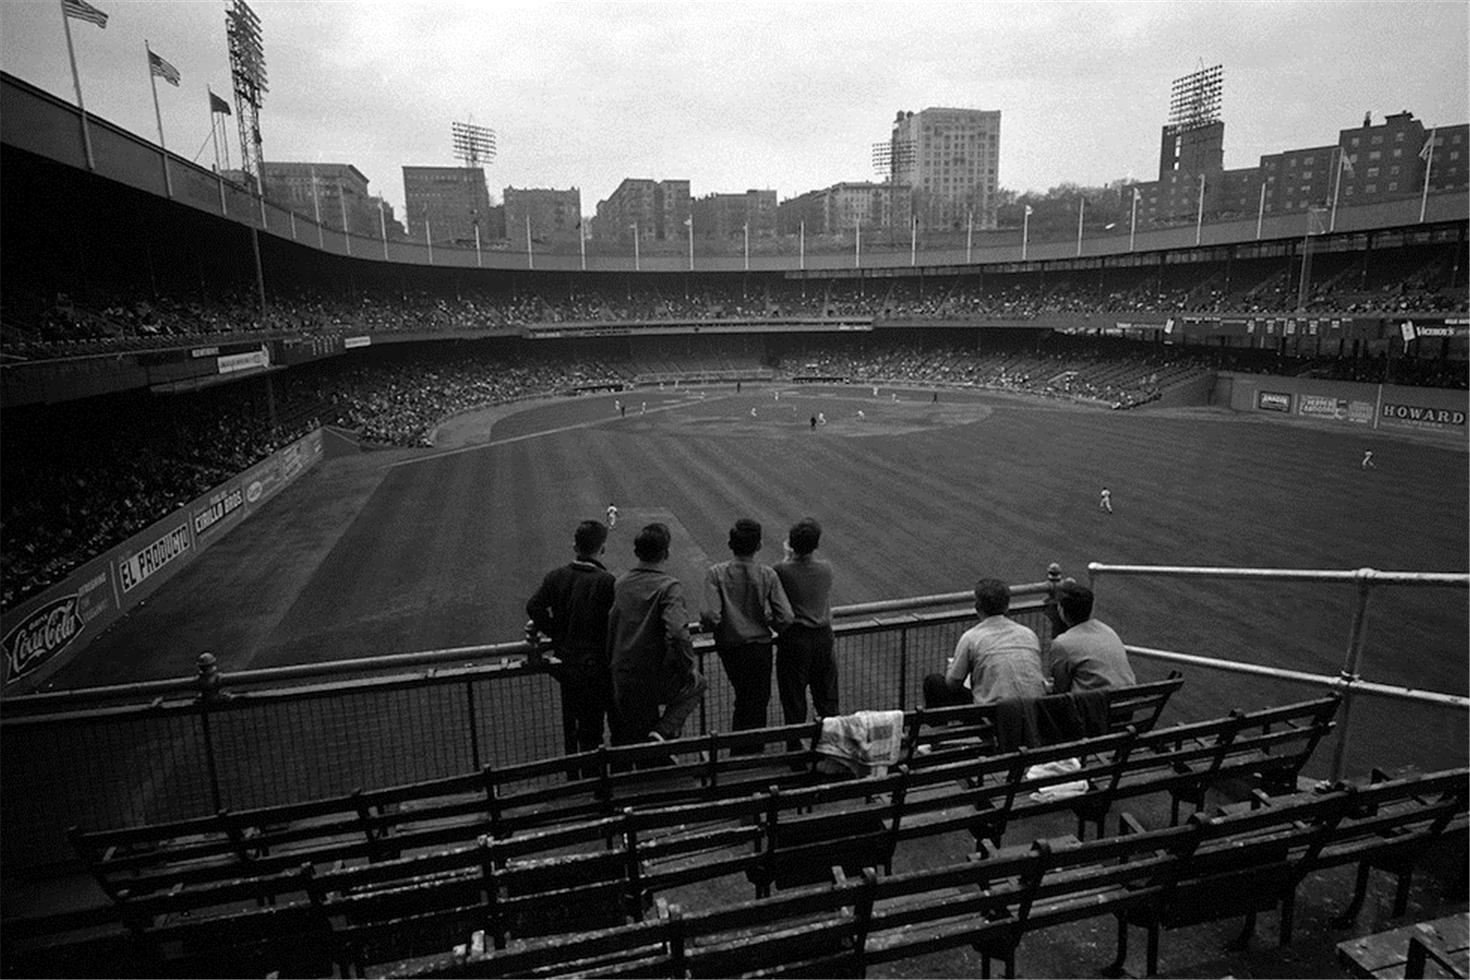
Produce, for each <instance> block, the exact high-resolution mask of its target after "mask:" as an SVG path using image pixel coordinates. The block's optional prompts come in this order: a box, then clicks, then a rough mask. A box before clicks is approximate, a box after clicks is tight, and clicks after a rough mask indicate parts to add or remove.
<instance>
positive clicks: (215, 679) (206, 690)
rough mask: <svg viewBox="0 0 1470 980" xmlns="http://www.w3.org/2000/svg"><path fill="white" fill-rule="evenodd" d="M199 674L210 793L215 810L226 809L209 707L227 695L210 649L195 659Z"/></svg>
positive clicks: (200, 702) (200, 711) (197, 679)
mask: <svg viewBox="0 0 1470 980" xmlns="http://www.w3.org/2000/svg"><path fill="white" fill-rule="evenodd" d="M195 664H196V666H197V667H198V670H199V674H198V676H197V678H196V679H195V683H196V684H198V686H199V697H198V699H197V700H196V702H195V706H196V707H197V708H198V709H199V731H200V735H201V736H202V737H203V739H204V766H205V768H206V769H207V770H208V772H209V794H210V798H211V799H213V800H214V812H216V813H218V812H219V811H220V810H223V809H224V801H223V799H222V798H221V795H220V790H219V763H218V762H217V761H216V760H215V758H214V736H213V733H212V732H211V731H210V728H209V707H210V705H211V704H213V703H214V702H216V701H219V700H221V699H222V698H223V697H224V696H225V695H224V692H223V691H222V690H221V688H220V672H219V662H218V661H217V660H216V659H215V656H214V654H212V653H210V652H209V651H208V650H206V651H204V652H203V653H201V654H200V655H199V656H198V658H197V659H196V660H195Z"/></svg>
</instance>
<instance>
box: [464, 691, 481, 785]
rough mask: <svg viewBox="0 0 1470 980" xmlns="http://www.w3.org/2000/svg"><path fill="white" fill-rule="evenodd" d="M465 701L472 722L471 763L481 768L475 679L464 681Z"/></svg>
mask: <svg viewBox="0 0 1470 980" xmlns="http://www.w3.org/2000/svg"><path fill="white" fill-rule="evenodd" d="M464 703H465V711H466V712H468V720H469V723H470V764H471V765H472V766H473V767H474V768H475V769H476V770H478V769H479V768H480V726H479V723H478V722H477V721H476V718H475V682H474V681H473V680H467V681H465V682H464Z"/></svg>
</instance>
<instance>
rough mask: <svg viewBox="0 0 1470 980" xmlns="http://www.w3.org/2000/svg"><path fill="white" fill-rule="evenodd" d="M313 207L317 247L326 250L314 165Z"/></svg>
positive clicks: (312, 180) (320, 202) (312, 175)
mask: <svg viewBox="0 0 1470 980" xmlns="http://www.w3.org/2000/svg"><path fill="white" fill-rule="evenodd" d="M311 207H312V211H313V212H314V213H315V214H316V247H317V248H320V249H325V248H326V247H327V246H326V243H325V242H323V241H322V198H321V194H319V193H318V192H317V182H316V164H314V163H313V164H312V165H311ZM431 261H432V260H431Z"/></svg>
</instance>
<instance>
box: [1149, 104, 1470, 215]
mask: <svg viewBox="0 0 1470 980" xmlns="http://www.w3.org/2000/svg"><path fill="white" fill-rule="evenodd" d="M1431 133H1432V135H1431ZM1187 135H1188V137H1189V138H1185V134H1181V133H1177V132H1171V129H1170V127H1169V126H1165V127H1164V136H1163V144H1164V148H1163V151H1162V152H1161V153H1160V154H1159V177H1158V180H1153V181H1148V182H1146V183H1139V184H1134V185H1131V186H1130V187H1129V188H1125V190H1128V191H1136V192H1137V195H1138V222H1139V225H1140V226H1143V225H1146V224H1172V223H1176V222H1179V221H1181V220H1193V219H1196V218H1198V217H1199V216H1200V215H1201V213H1203V216H1204V217H1206V218H1213V219H1228V218H1240V217H1256V216H1258V215H1273V214H1281V213H1284V212H1293V211H1305V210H1307V209H1308V208H1327V209H1328V210H1329V211H1330V210H1331V209H1332V208H1333V206H1334V205H1335V206H1339V207H1347V206H1350V205H1357V204H1364V203H1371V202H1373V201H1382V200H1389V199H1392V198H1400V197H1406V196H1417V195H1419V194H1421V193H1423V191H1424V189H1425V187H1426V185H1427V187H1428V190H1429V191H1430V192H1431V193H1434V192H1438V191H1449V190H1459V189H1463V188H1465V187H1466V186H1467V170H1466V162H1467V152H1470V124H1466V123H1461V124H1459V125H1457V126H1441V127H1438V128H1436V129H1434V130H1432V131H1431V130H1429V129H1426V128H1425V126H1424V123H1423V122H1422V121H1420V120H1418V119H1415V118H1414V114H1413V113H1412V112H1408V111H1404V112H1398V113H1394V114H1393V115H1390V116H1386V117H1384V118H1383V119H1382V120H1381V121H1378V122H1375V121H1374V120H1373V118H1372V116H1371V115H1365V116H1364V117H1363V123H1362V125H1361V126H1358V127H1355V128H1352V129H1343V130H1339V132H1338V136H1337V141H1336V142H1335V143H1326V144H1322V145H1319V146H1308V147H1302V148H1300V149H1294V150H1285V151H1283V152H1281V153H1271V154H1267V155H1265V156H1262V157H1261V158H1260V163H1259V164H1258V165H1257V166H1254V167H1239V168H1235V169H1229V170H1227V169H1226V168H1225V166H1224V163H1223V159H1224V136H1225V124H1224V123H1223V122H1219V121H1216V122H1214V123H1212V124H1210V125H1209V126H1207V127H1201V128H1200V129H1199V130H1197V131H1193V132H1190V133H1189V134H1187ZM1426 178H1427V179H1426Z"/></svg>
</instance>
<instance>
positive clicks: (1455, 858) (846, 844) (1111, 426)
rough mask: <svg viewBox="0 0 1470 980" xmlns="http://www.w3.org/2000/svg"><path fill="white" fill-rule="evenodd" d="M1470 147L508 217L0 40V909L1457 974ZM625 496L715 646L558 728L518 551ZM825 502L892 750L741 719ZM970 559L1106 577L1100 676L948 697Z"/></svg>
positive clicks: (160, 919)
mask: <svg viewBox="0 0 1470 980" xmlns="http://www.w3.org/2000/svg"><path fill="white" fill-rule="evenodd" d="M67 16H78V15H71V14H68V15H67ZM1464 129H1465V127H1463V126H1461V127H1458V129H1456V130H1455V132H1456V133H1463V131H1464ZM1443 132H1445V133H1449V132H1450V130H1449V129H1446V130H1444V131H1443ZM1431 138H1432V137H1431ZM1454 138H1455V139H1459V138H1460V136H1459V135H1456V136H1454ZM1460 166H1461V169H1460V171H1459V173H1460V174H1461V175H1462V177H1461V178H1460V179H1461V180H1462V183H1461V184H1460V185H1459V186H1453V187H1449V188H1447V189H1433V190H1431V188H1430V184H1429V182H1428V178H1427V177H1426V181H1425V185H1424V193H1423V195H1422V199H1421V196H1420V195H1419V194H1414V195H1412V196H1406V197H1404V198H1401V199H1396V200H1387V201H1378V202H1375V203H1364V204H1344V205H1343V206H1341V207H1336V206H1334V210H1333V214H1332V228H1331V230H1328V229H1326V228H1317V229H1316V230H1313V228H1312V226H1311V221H1312V220H1313V212H1306V213H1303V212H1296V213H1283V214H1276V215H1273V216H1270V217H1264V218H1258V216H1257V215H1256V214H1255V213H1254V212H1252V213H1250V214H1248V215H1245V216H1239V215H1237V216H1234V217H1230V216H1221V217H1217V218H1215V219H1213V220H1205V219H1204V217H1203V205H1201V219H1200V221H1199V223H1198V224H1196V223H1195V222H1194V221H1193V220H1190V221H1187V222H1185V223H1183V224H1177V225H1160V226H1157V227H1150V228H1148V229H1146V230H1140V231H1136V232H1135V231H1129V230H1125V229H1122V228H1119V229H1115V230H1113V231H1111V232H1109V233H1106V234H1099V235H1098V236H1097V237H1095V238H1093V239H1090V240H1088V241H1086V242H1085V243H1084V242H1083V240H1082V237H1081V233H1080V231H1079V233H1078V236H1077V240H1076V242H1075V244H1074V242H1073V240H1072V238H1071V236H1070V235H1069V234H1064V235H1063V236H1061V237H1056V238H1045V237H1038V238H1034V239H1026V238H1023V237H1021V235H1020V233H1017V234H1014V235H1010V236H1009V237H1007V235H1006V234H1000V233H997V234H991V235H987V236H985V237H984V239H983V241H982V242H981V243H980V244H978V245H977V244H976V243H974V242H973V241H965V240H964V239H965V236H964V235H963V234H960V235H958V237H955V236H951V237H950V238H948V239H937V240H936V241H935V242H934V243H933V244H932V245H930V246H925V247H924V248H920V247H918V246H917V245H914V246H913V247H912V249H911V247H910V243H909V242H908V241H902V242H899V243H898V244H897V245H896V246H892V247H886V248H885V247H884V246H882V245H881V244H880V243H879V242H873V243H872V244H871V245H870V246H869V250H868V251H861V246H859V250H858V251H856V252H854V251H852V250H849V249H848V248H847V247H844V249H843V250H841V251H837V250H831V251H822V250H817V249H813V250H807V249H806V248H805V243H804V242H803V248H802V250H801V251H800V252H799V253H772V254H761V255H754V256H752V255H750V254H749V253H748V252H747V253H746V254H745V255H744V256H739V255H733V256H732V255H711V256H700V257H699V258H698V260H696V259H695V257H694V253H693V251H692V247H691V250H690V253H689V255H688V256H687V257H686V256H685V255H684V254H682V253H681V252H680V251H679V250H677V249H675V250H673V251H664V252H658V251H656V250H651V251H650V253H649V254H647V255H643V254H639V255H636V256H634V255H628V256H621V255H590V256H589V255H588V254H586V253H585V251H582V252H580V253H579V252H578V251H577V250H576V249H575V248H573V249H569V250H563V251H561V252H556V251H547V252H544V253H533V252H532V251H530V250H525V249H523V250H521V251H519V252H518V251H516V250H514V249H513V248H512V249H510V250H488V249H486V250H482V249H481V248H480V247H479V246H478V242H476V243H473V244H464V243H461V244H458V245H454V244H440V245H435V244H433V243H424V242H415V241H412V240H403V239H390V238H389V236H388V235H387V233H386V231H385V232H384V233H383V234H382V236H381V237H380V238H379V237H374V236H373V235H370V234H356V233H352V232H344V230H343V228H342V225H338V226H336V227H333V226H331V225H330V224H325V225H324V223H323V221H322V215H321V214H320V213H318V214H310V213H301V212H300V211H298V210H293V209H292V208H290V207H288V206H285V205H283V204H281V203H279V202H275V201H271V200H268V199H267V198H266V197H264V196H261V195H257V194H254V193H252V192H251V190H250V188H249V187H248V186H245V185H243V184H239V183H236V182H233V181H229V180H225V179H224V177H223V176H222V175H221V174H220V173H218V172H216V171H211V170H210V169H209V168H208V167H200V166H198V165H196V164H194V163H191V162H189V161H187V160H185V159H183V158H181V157H179V156H177V155H172V154H170V153H168V152H166V151H163V150H161V149H160V148H159V147H158V146H155V145H154V144H153V143H152V142H150V141H149V140H148V139H147V138H145V137H142V136H139V135H138V134H135V133H133V132H129V131H127V130H126V129H123V128H121V127H118V126H114V125H112V124H111V123H109V122H108V121H106V120H105V119H101V118H97V117H92V118H91V119H90V120H88V119H86V114H85V113H79V111H78V109H77V108H76V107H75V106H73V105H72V104H70V103H69V102H67V101H64V100H62V99H59V98H57V97H55V96H53V95H51V94H49V93H48V92H46V91H43V90H42V89H40V88H37V87H35V86H32V85H30V84H29V83H27V82H25V81H23V80H21V79H19V78H16V77H13V76H11V75H9V74H3V75H0V181H3V188H0V190H3V199H4V202H5V214H4V221H5V228H6V232H7V236H6V237H7V242H6V247H5V249H4V250H3V256H0V262H3V275H0V289H3V311H4V319H3V335H0V340H3V344H0V353H3V361H0V396H3V417H0V438H3V446H4V448H3V459H4V466H3V473H0V475H3V508H4V516H3V540H0V554H3V560H4V581H3V592H4V601H3V607H0V617H3V624H0V633H3V643H4V662H5V667H4V681H3V701H0V814H3V821H4V825H3V829H4V832H3V834H0V849H3V857H0V862H3V875H4V885H3V916H4V918H3V923H0V944H3V948H0V970H3V972H4V973H5V975H7V976H200V975H204V976H348V975H354V976H364V975H371V976H401V977H409V976H413V977H418V976H463V977H471V976H680V977H682V976H740V975H761V976H765V975H799V976H873V977H911V976H973V975H976V971H978V975H980V976H989V975H990V970H992V969H1004V970H1005V971H1006V975H1007V976H1015V975H1018V974H1019V975H1032V976H1079V975H1082V976H1089V975H1099V974H1102V975H1110V976H1142V975H1153V974H1156V973H1163V974H1165V975H1174V976H1225V975H1231V976H1348V975H1352V976H1390V975H1392V976H1411V975H1418V976H1464V975H1465V968H1466V955H1467V954H1466V949H1467V947H1470V941H1467V935H1466V911H1467V886H1466V876H1465V867H1466V863H1467V853H1466V844H1467V790H1470V779H1467V769H1466V767H1467V765H1470V761H1467V745H1470V725H1467V715H1466V711H1467V708H1470V697H1467V693H1470V664H1467V659H1466V656H1465V650H1466V644H1467V639H1470V614H1467V603H1466V589H1467V586H1470V561H1467V556H1470V480H1467V476H1466V474H1467V443H1466V413H1467V403H1466V388H1467V366H1466V365H1467V361H1466V358H1467V338H1470V309H1467V282H1470V269H1467V261H1466V260H1467V248H1466V246H1467V237H1470V205H1467V195H1466V188H1465V186H1464V184H1463V173H1464V170H1463V164H1461V165H1460ZM1263 186H1264V185H1263ZM1201 200H1203V196H1201ZM1263 200H1264V191H1263ZM1027 210H1028V212H1029V210H1030V209H1029V208H1028V209H1027ZM1080 227H1081V225H1080V224H1079V228H1080ZM1304 231H1305V233H1304ZM528 237H529V236H528ZM691 242H692V237H691ZM614 511H615V513H616V522H615V523H613V526H612V527H611V528H610V530H609V533H608V537H607V543H606V552H605V554H604V555H603V558H602V560H603V562H604V563H605V564H606V566H607V568H608V570H610V571H611V572H612V573H614V574H615V575H622V574H623V573H624V572H627V571H628V570H629V569H631V568H633V567H634V565H635V564H637V562H638V560H639V559H638V558H636V557H635V555H634V541H635V537H636V536H637V535H638V533H639V531H640V529H642V528H644V527H645V526H647V525H650V524H654V523H658V524H662V525H664V526H666V527H667V528H668V530H669V532H670V536H671V541H670V544H669V548H668V559H667V562H666V564H665V566H664V567H665V569H666V571H667V572H669V573H670V574H671V575H672V576H673V577H674V578H676V579H677V580H678V581H679V582H680V583H682V586H683V590H684V596H685V601H686V604H687V613H688V616H687V619H688V620H689V621H690V622H691V624H692V625H691V630H692V635H693V649H694V653H695V657H696V660H697V663H698V667H699V671H700V673H701V674H702V675H703V677H704V678H705V680H706V681H707V684H708V687H707V689H706V690H705V691H704V693H703V695H702V698H701V701H700V703H699V705H698V707H697V709H696V711H695V713H694V715H693V716H691V718H690V719H689V720H688V722H687V723H686V725H685V727H684V730H683V732H682V736H681V737H679V738H676V739H673V740H672V741H669V742H667V743H664V744H660V745H657V746H651V745H650V744H648V743H639V744H623V745H613V744H604V745H602V746H601V747H600V748H597V749H595V750H592V751H579V749H578V746H577V744H576V743H575V741H573V740H571V738H570V735H569V728H568V725H569V722H568V717H569V713H568V711H567V709H566V705H564V704H563V700H562V692H563V689H562V687H561V685H560V684H559V683H558V677H559V676H560V675H559V673H558V670H559V667H560V662H559V659H558V650H557V649H556V647H555V645H554V644H552V643H550V642H549V641H548V639H547V637H545V636H540V635H538V634H537V633H536V631H535V630H534V628H531V629H529V630H528V623H527V599H528V597H529V596H530V595H531V594H532V592H533V590H535V588H536V586H537V584H538V583H539V582H541V580H542V576H543V575H544V574H545V573H546V572H547V571H548V569H552V568H554V567H556V566H557V565H559V564H563V563H565V562H566V561H568V560H570V559H571V558H572V557H573V554H572V546H573V531H574V529H575V528H576V527H577V525H578V522H580V521H583V520H586V519H598V520H604V519H605V516H606V515H609V514H611V513H613V512H614ZM807 517H812V518H815V519H817V520H818V521H820V524H821V527H822V536H821V542H820V552H819V553H820V556H821V557H822V558H823V559H825V560H826V561H827V562H829V563H830V565H831V568H832V570H833V583H832V591H831V604H832V607H833V608H832V631H833V634H834V635H835V661H836V664H837V673H838V700H839V704H840V711H841V712H842V713H843V714H844V715H851V716H852V717H854V718H866V717H868V716H872V715H876V714H882V715H883V716H884V717H885V718H890V719H895V720H894V721H893V724H894V725H895V726H898V727H897V728H896V729H895V733H894V734H892V735H891V744H890V745H888V746H887V749H888V750H889V751H890V753H891V754H890V755H888V756H885V757H883V758H882V759H881V760H879V761H877V762H875V763H874V764H873V765H872V766H865V767H863V768H862V769H861V770H860V771H853V770H850V769H844V770H840V771H839V772H838V773H833V772H832V771H830V767H827V766H824V765H821V764H819V763H820V761H821V760H822V759H823V758H824V755H823V752H822V750H821V748H820V746H821V744H822V743H823V739H824V738H825V737H827V736H828V735H830V726H829V725H828V723H829V722H831V721H832V720H833V719H831V718H827V719H820V718H816V717H815V714H813V715H811V716H809V720H807V721H804V722H800V723H798V724H791V725H787V724H784V723H781V722H783V719H782V718H781V717H779V715H780V712H779V710H777V706H776V705H775V704H773V705H772V708H771V711H770V713H769V715H768V725H769V726H770V727H766V728H759V729H743V730H738V731H737V730H732V729H731V725H730V719H731V712H732V705H733V704H734V693H733V690H732V687H731V684H730V682H729V680H728V678H727V677H726V675H725V672H724V670H723V669H722V666H721V662H720V660H719V659H718V658H717V657H716V656H715V649H714V645H713V643H714V640H713V637H712V636H711V635H710V634H709V632H708V631H706V630H704V629H702V628H701V627H700V625H699V624H698V623H697V622H694V620H696V619H697V618H698V614H699V605H700V594H701V593H700V584H701V583H702V582H703V581H704V580H705V575H706V569H708V568H709V567H710V566H711V565H713V564H715V563H717V562H721V561H724V560H725V559H727V558H729V551H728V550H727V545H726V533H727V531H728V530H729V528H730V527H731V525H732V523H733V522H735V521H736V520H737V519H739V518H749V519H752V520H754V521H757V522H759V524H760V525H761V526H762V527H763V529H764V539H763V546H762V550H761V551H760V552H759V553H758V555H757V559H758V560H760V561H763V562H766V563H775V562H776V561H778V560H779V558H780V554H781V543H782V541H783V540H784V539H785V536H786V533H787V529H788V528H790V527H792V525H794V524H795V523H796V522H797V521H799V520H801V519H803V518H807ZM981 578H998V579H1001V580H1003V581H1004V582H1006V583H1008V584H1009V585H1010V594H1011V597H1012V598H1011V607H1010V612H1009V615H1010V617H1011V618H1012V619H1014V620H1015V621H1016V622H1017V623H1020V624H1023V625H1025V626H1027V627H1029V628H1030V629H1032V630H1034V632H1035V633H1036V634H1037V635H1038V636H1039V637H1040V642H1041V644H1042V646H1043V647H1044V648H1046V647H1049V645H1050V644H1051V642H1052V641H1053V639H1054V638H1055V637H1056V636H1058V635H1059V634H1061V633H1062V632H1063V631H1064V630H1065V629H1066V628H1067V627H1066V625H1064V624H1063V623H1062V622H1061V620H1060V619H1059V617H1058V613H1057V608H1058V602H1057V595H1058V590H1059V589H1060V588H1062V586H1063V584H1064V583H1066V582H1067V581H1068V580H1075V581H1076V582H1079V583H1082V584H1085V585H1088V586H1090V588H1091V589H1092V590H1093V591H1094V593H1095V595H1096V599H1097V610H1098V615H1099V617H1100V618H1101V619H1103V620H1105V621H1106V622H1107V624H1108V625H1110V626H1111V627H1113V628H1114V629H1115V630H1116V631H1117V633H1118V634H1119V636H1120V637H1121V638H1122V640H1123V641H1124V643H1125V644H1126V649H1127V653H1128V656H1129V658H1130V661H1131V663H1132V665H1133V669H1134V670H1135V672H1136V674H1137V684H1136V685H1133V686H1128V687H1119V688H1115V689H1111V690H1109V691H1108V692H1107V693H1106V697H1100V698H1099V699H1098V702H1099V703H1101V704H1102V705H1103V711H1104V714H1105V715H1106V718H1105V719H1104V720H1103V721H1102V722H1100V723H1099V726H1098V727H1097V728H1095V729H1089V730H1088V731H1086V732H1083V731H1081V730H1078V731H1076V732H1073V733H1072V734H1071V735H1070V736H1068V737H1066V738H1063V739H1061V740H1060V741H1056V740H1050V741H1047V740H1042V741H1039V742H1038V741H1028V742H1023V743H1022V744H1020V745H1011V744H1009V743H1008V742H1007V740H1006V738H1005V735H1004V732H1003V731H1002V729H1004V728H1005V726H1004V725H1003V724H1002V721H1001V720H1000V719H1001V715H1000V714H999V713H998V712H997V711H996V710H994V709H993V706H986V705H967V706H961V707H957V708H936V707H930V706H926V705H925V704H924V700H923V697H922V694H921V691H922V689H923V681H924V678H925V677H926V675H929V674H932V673H934V672H935V671H940V672H942V671H944V670H945V666H946V663H947V661H948V660H949V658H950V657H951V655H952V654H953V653H954V652H955V648H956V643H957V641H958V640H959V638H960V636H961V634H963V633H964V632H965V631H966V630H967V629H969V628H970V627H971V626H973V625H974V624H975V622H976V616H977V612H976V605H975V601H976V596H975V592H974V591H973V589H974V586H975V583H976V580H977V579H981ZM1055 697H1061V698H1065V697H1067V695H1056V696H1055ZM1042 700H1049V699H1042ZM900 715H901V718H899V716H900ZM862 723H864V724H866V723H867V722H866V721H864V722H862ZM1058 762H1066V763H1068V764H1069V765H1067V766H1063V767H1061V768H1060V769H1059V768H1056V767H1055V766H1053V767H1052V768H1047V767H1048V765H1051V764H1055V763H1058ZM655 763H657V764H655ZM1063 784H1065V787H1066V788H1065V789H1064V790H1059V789H1058V787H1059V786H1062V785H1063ZM1258 920H1259V921H1258ZM1242 922H1244V923H1245V927H1244V929H1242ZM1425 924H1433V928H1430V927H1429V926H1428V925H1425ZM1130 936H1132V937H1133V940H1134V943H1133V945H1132V946H1131V947H1130V944H1129V937H1130ZM1141 936H1146V942H1144V941H1140V937H1141ZM1385 937H1386V938H1385ZM1370 954H1371V955H1370ZM1371 956H1378V957H1380V958H1381V959H1382V962H1381V963H1380V964H1379V965H1378V966H1376V967H1374V968H1373V969H1375V970H1377V971H1378V972H1371V971H1370V972H1353V971H1355V970H1357V969H1358V968H1359V966H1358V965H1360V964H1361V963H1363V962H1366V961H1367V960H1369V959H1370V958H1371ZM1385 957H1386V958H1385ZM1394 957H1397V959H1394ZM1426 963H1427V964H1428V965H1427V966H1426ZM1362 969H1368V968H1367V967H1363V968H1362ZM1416 969H1417V970H1418V971H1420V972H1417V973H1415V972H1413V971H1414V970H1416ZM1426 969H1427V970H1429V971H1431V972H1423V971H1425V970H1426ZM1436 969H1437V970H1440V971H1441V972H1438V973H1435V972H1432V971H1434V970H1436ZM1390 970H1397V971H1398V972H1387V971H1390ZM1456 971H1458V972H1456Z"/></svg>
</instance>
